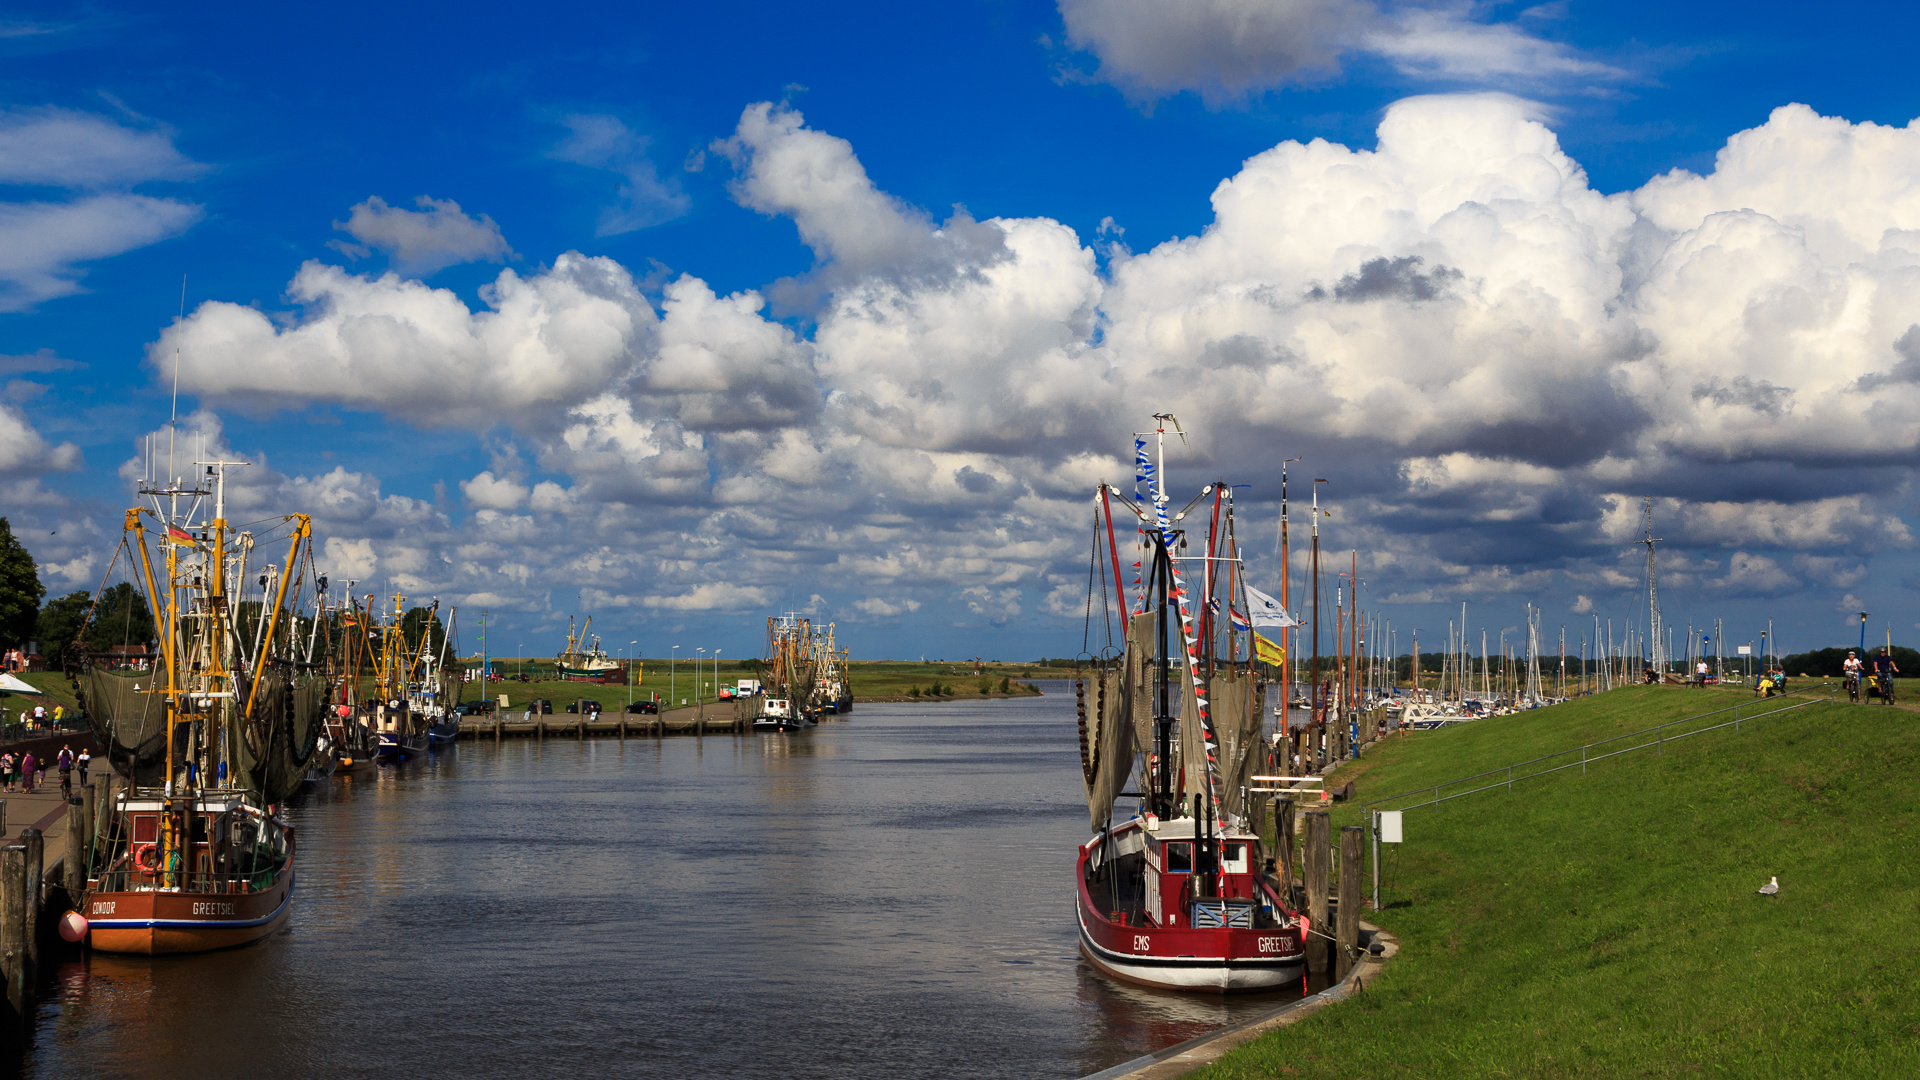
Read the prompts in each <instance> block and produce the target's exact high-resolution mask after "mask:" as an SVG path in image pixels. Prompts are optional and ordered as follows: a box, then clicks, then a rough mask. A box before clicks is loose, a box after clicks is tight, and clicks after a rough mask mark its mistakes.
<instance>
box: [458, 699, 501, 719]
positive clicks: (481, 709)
mask: <svg viewBox="0 0 1920 1080" xmlns="http://www.w3.org/2000/svg"><path fill="white" fill-rule="evenodd" d="M494 704H495V702H493V701H492V700H487V701H463V702H461V703H460V704H458V705H455V706H454V707H453V711H454V713H455V714H456V715H459V716H492V715H493V707H494Z"/></svg>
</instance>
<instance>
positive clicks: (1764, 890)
mask: <svg viewBox="0 0 1920 1080" xmlns="http://www.w3.org/2000/svg"><path fill="white" fill-rule="evenodd" d="M1754 891H1755V892H1758V893H1759V894H1760V895H1761V896H1774V895H1777V894H1778V893H1779V892H1780V879H1779V878H1777V877H1773V878H1768V879H1767V883H1766V884H1765V885H1762V886H1760V887H1759V888H1758V889H1756V890H1754Z"/></svg>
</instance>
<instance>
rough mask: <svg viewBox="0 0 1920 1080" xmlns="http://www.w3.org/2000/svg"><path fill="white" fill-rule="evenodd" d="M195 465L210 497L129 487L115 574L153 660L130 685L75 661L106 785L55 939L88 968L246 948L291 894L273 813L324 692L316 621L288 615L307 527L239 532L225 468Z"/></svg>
mask: <svg viewBox="0 0 1920 1080" xmlns="http://www.w3.org/2000/svg"><path fill="white" fill-rule="evenodd" d="M200 464H201V465H204V467H205V469H206V474H205V475H206V481H205V483H207V484H210V487H203V486H201V485H200V484H190V483H188V482H186V481H184V480H183V479H182V478H180V477H178V476H177V475H170V476H169V477H168V478H167V479H166V480H165V481H164V482H163V483H160V484H151V483H150V484H148V485H146V486H144V487H143V488H142V494H146V495H149V496H151V497H152V498H153V508H152V509H151V510H149V509H145V508H135V509H133V510H129V511H128V512H127V523H126V528H125V531H124V535H123V539H122V546H121V550H120V553H119V554H117V555H116V556H115V557H114V558H115V563H116V564H117V562H118V560H119V558H120V557H121V556H122V555H124V556H126V557H127V559H128V563H129V575H130V576H131V577H133V578H135V580H136V582H137V585H138V587H142V588H143V591H144V592H145V593H146V596H147V598H148V606H149V610H150V611H151V612H152V615H153V620H154V621H153V634H154V638H155V639H156V640H157V641H158V642H159V654H160V659H159V661H158V662H157V663H156V664H155V665H154V667H153V669H152V670H150V671H136V672H127V671H123V670H119V669H117V668H114V667H112V666H109V665H102V664H98V663H94V662H93V660H94V659H96V658H93V657H84V658H78V659H81V660H83V662H82V663H81V669H82V673H83V685H82V694H83V697H84V702H83V704H84V707H85V710H86V713H87V719H88V722H89V724H90V725H91V726H92V728H93V732H94V736H95V738H96V740H97V741H98V743H99V744H100V746H101V748H102V751H103V753H105V754H106V755H107V756H108V758H109V759H110V760H111V761H112V763H113V770H114V773H115V774H116V782H115V784H114V789H115V790H114V791H113V795H112V798H111V799H110V800H109V801H108V802H107V804H106V805H105V806H103V807H102V808H101V814H100V822H99V824H98V825H97V826H96V827H95V828H94V830H93V843H92V844H91V845H90V846H89V850H88V853H87V867H86V881H87V884H86V891H85V893H84V895H83V896H82V897H81V899H80V905H79V915H80V918H79V919H78V920H76V921H74V922H73V923H71V924H69V927H68V928H67V929H66V930H64V931H63V932H66V933H69V934H70V935H71V937H72V938H73V939H76V940H84V941H86V942H87V944H88V945H89V946H90V947H92V948H94V949H98V950H100V951H102V952H116V953H135V954H144V955H153V954H159V953H193V952H204V951H207V950H210V949H224V948H229V947H232V946H235V945H244V944H246V943H248V942H251V941H256V940H258V939H260V938H262V937H265V936H266V935H268V934H270V933H272V932H273V931H274V930H275V929H277V928H279V927H280V926H281V925H282V924H283V923H284V922H285V920H286V918H287V909H288V905H289V902H290V900H291V898H292V895H293V885H294V872H293V858H294V835H293V829H292V828H291V827H289V826H288V825H287V824H286V823H285V822H283V821H281V820H280V819H279V817H278V816H277V815H276V813H275V811H274V808H275V807H276V806H278V805H279V803H280V801H281V800H283V799H285V798H286V797H287V796H288V795H290V794H291V793H292V792H293V791H295V790H296V789H298V788H299V786H300V785H301V783H303V782H304V781H305V779H306V776H307V773H308V771H309V770H310V769H311V768H312V767H313V765H314V761H315V758H316V754H317V751H318V746H319V743H320V740H321V737H322V735H323V733H324V728H325V724H326V717H325V712H326V701H327V699H328V697H329V696H330V695H329V693H328V684H329V683H330V682H331V680H332V676H330V675H328V674H327V673H326V672H327V669H328V667H329V662H328V658H327V657H324V656H321V657H315V656H314V655H313V653H312V651H311V645H312V643H313V642H315V641H317V640H319V638H320V635H319V634H318V633H317V629H318V627H317V621H318V620H320V619H323V618H324V612H322V611H320V610H319V609H318V608H316V610H315V615H314V616H313V619H314V620H315V624H307V623H306V621H305V620H303V619H302V618H301V617H299V616H297V615H296V612H297V611H298V610H299V603H300V597H301V595H302V594H303V592H304V591H305V590H306V589H308V588H311V587H313V586H314V585H315V583H316V582H315V578H314V574H313V565H312V560H311V558H310V557H309V556H310V552H311V541H312V526H311V522H310V520H309V519H308V518H307V516H306V515H304V514H290V515H287V516H286V517H284V518H282V519H281V520H280V521H279V522H278V523H276V524H274V525H273V526H271V529H270V531H268V530H263V531H265V532H266V533H267V534H266V535H265V536H256V535H254V534H253V533H247V532H240V531H238V530H235V529H234V528H233V527H232V526H230V525H229V524H228V522H227V520H226V498H225V479H226V469H227V467H228V466H230V465H233V464H238V463H235V462H223V461H214V462H204V463H200ZM171 472H172V470H171V467H170V468H169V473H170V474H171ZM207 496H212V503H213V506H212V513H211V515H210V517H201V516H199V515H200V508H201V507H202V506H203V505H204V503H205V501H206V497H207ZM183 503H185V504H186V509H185V510H184V511H183V510H182V509H181V504H183ZM149 522H151V523H152V527H151V528H150V527H149ZM259 524H261V523H256V528H257V527H259ZM276 534H277V535H276ZM273 539H284V540H285V541H286V543H287V547H286V549H285V557H284V559H283V560H282V561H281V562H279V563H273V562H263V561H260V560H259V556H258V554H257V549H258V547H259V546H262V542H264V541H267V540H273ZM151 540H157V541H158V543H159V546H160V551H159V552H158V553H157V555H156V553H155V552H154V551H153V550H152V544H151V543H150V541H151ZM112 572H113V568H112V566H109V568H108V575H109V576H111V575H112ZM96 603H97V601H96ZM303 625H304V628H303ZM120 778H124V786H122V785H121V783H120Z"/></svg>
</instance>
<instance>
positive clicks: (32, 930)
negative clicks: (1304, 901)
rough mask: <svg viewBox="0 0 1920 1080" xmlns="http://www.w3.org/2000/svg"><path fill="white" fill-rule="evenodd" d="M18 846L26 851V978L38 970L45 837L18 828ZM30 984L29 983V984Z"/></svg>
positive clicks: (45, 862)
mask: <svg viewBox="0 0 1920 1080" xmlns="http://www.w3.org/2000/svg"><path fill="white" fill-rule="evenodd" d="M20 846H21V847H22V848H24V849H25V850H26V853H27V922H26V935H27V978H29V979H32V978H34V977H35V975H34V973H35V972H37V971H39V970H40V934H39V933H38V931H39V928H40V898H41V896H42V895H44V892H45V882H44V881H42V876H43V874H44V872H45V869H46V865H47V838H46V836H45V835H44V834H42V833H41V832H40V830H39V829H36V828H33V827H32V826H28V827H27V828H24V829H21V830H20ZM29 985H31V984H29Z"/></svg>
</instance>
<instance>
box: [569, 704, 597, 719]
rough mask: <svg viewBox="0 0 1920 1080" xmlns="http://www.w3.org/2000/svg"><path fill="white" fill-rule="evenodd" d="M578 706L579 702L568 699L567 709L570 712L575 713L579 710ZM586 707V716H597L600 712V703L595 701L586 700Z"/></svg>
mask: <svg viewBox="0 0 1920 1080" xmlns="http://www.w3.org/2000/svg"><path fill="white" fill-rule="evenodd" d="M580 706H581V703H580V702H578V701H570V702H568V703H567V711H568V712H570V713H577V712H579V711H580ZM586 709H587V715H588V716H598V715H599V714H600V703H599V702H597V701H588V702H586Z"/></svg>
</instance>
